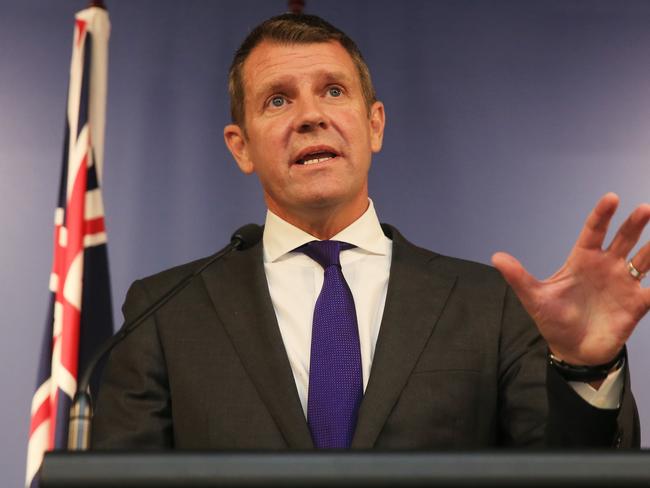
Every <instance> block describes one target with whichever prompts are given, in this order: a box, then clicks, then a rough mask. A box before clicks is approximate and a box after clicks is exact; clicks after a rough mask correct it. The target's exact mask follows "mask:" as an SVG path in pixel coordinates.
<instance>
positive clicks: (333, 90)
mask: <svg viewBox="0 0 650 488" xmlns="http://www.w3.org/2000/svg"><path fill="white" fill-rule="evenodd" d="M327 92H328V93H329V94H330V96H332V97H340V96H341V95H343V90H341V89H340V88H339V87H338V86H331V87H329V88H328V89H327Z"/></svg>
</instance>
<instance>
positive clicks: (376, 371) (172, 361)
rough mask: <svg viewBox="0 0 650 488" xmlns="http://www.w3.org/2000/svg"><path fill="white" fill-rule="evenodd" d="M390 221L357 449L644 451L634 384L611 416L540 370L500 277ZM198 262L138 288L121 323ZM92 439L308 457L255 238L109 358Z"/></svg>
mask: <svg viewBox="0 0 650 488" xmlns="http://www.w3.org/2000/svg"><path fill="white" fill-rule="evenodd" d="M383 227H384V231H385V232H386V234H387V235H388V237H390V238H391V239H392V240H393V258H392V264H391V272H390V279H389V283H388V294H387V298H386V306H385V310H384V316H383V319H382V323H381V329H380V332H379V338H378V341H377V346H376V351H375V356H374V359H373V364H372V370H371V374H370V380H369V382H368V386H367V389H366V392H365V395H364V398H363V402H362V405H361V409H360V412H359V419H358V424H357V429H356V432H355V435H354V440H353V443H352V447H353V448H362V449H363V448H379V449H382V448H385V449H477V448H488V447H496V446H532V447H541V446H567V447H568V446H623V447H633V446H638V445H639V427H638V417H637V414H636V407H635V405H634V400H633V398H632V395H631V392H630V388H629V376H626V380H625V390H624V394H623V401H622V405H621V408H620V409H619V410H611V411H606V410H599V409H596V408H593V407H591V406H590V405H588V404H587V403H585V402H584V401H583V400H582V399H581V398H580V397H578V396H577V395H576V394H575V393H574V392H573V390H572V389H571V388H570V387H569V386H568V385H567V384H566V383H565V382H564V381H563V380H562V379H561V378H560V377H559V376H557V374H556V373H555V372H554V371H553V370H552V369H549V368H548V367H547V364H546V360H545V357H546V344H545V343H544V341H543V339H541V338H540V336H539V334H538V332H537V329H536V327H535V325H534V324H533V323H532V321H531V319H530V317H529V316H528V315H527V314H526V313H525V311H524V310H523V309H522V307H521V305H520V304H519V302H518V300H517V299H516V297H515V296H514V295H513V293H512V292H511V290H510V289H509V288H508V287H507V286H506V284H505V282H504V281H503V279H502V278H501V277H500V275H499V273H498V272H497V271H496V270H494V269H492V268H490V267H488V266H484V265H480V264H476V263H471V262H467V261H462V260H459V259H454V258H449V257H445V256H441V255H438V254H435V253H433V252H430V251H427V250H424V249H421V248H418V247H416V246H414V245H412V244H410V243H409V242H408V241H406V240H405V239H404V238H403V237H402V236H401V235H400V234H399V233H398V232H397V231H396V230H395V229H394V228H392V227H390V226H383ZM201 263H202V261H197V262H194V263H190V264H187V265H184V266H180V267H177V268H173V269H171V270H168V271H164V272H162V273H160V274H158V275H155V276H153V277H150V278H147V279H144V280H141V281H136V282H135V283H134V284H133V286H132V287H131V289H130V290H129V293H128V295H127V299H126V302H125V305H124V313H125V317H126V319H127V320H128V319H130V318H132V317H133V316H135V315H137V314H138V313H139V312H141V311H142V310H144V309H145V308H146V307H147V306H148V305H149V304H150V303H152V302H153V301H154V300H155V299H156V298H157V297H159V296H160V295H162V294H163V293H164V292H165V291H166V290H168V289H169V288H171V287H172V286H173V285H174V284H175V283H176V282H178V281H179V280H180V279H181V277H183V276H185V275H187V274H189V273H190V272H191V271H192V270H193V269H196V268H197V267H198V266H200V265H201ZM93 429H94V434H93V446H94V447H95V448H108V449H119V448H122V449H134V448H135V449H138V448H142V449H149V448H172V447H174V448H181V449H287V448H290V449H310V448H312V447H313V444H312V441H311V437H310V433H309V429H308V427H307V423H306V420H305V417H304V414H303V411H302V408H301V404H300V400H299V398H298V393H297V391H296V386H295V383H294V379H293V375H292V372H291V368H290V366H289V361H288V359H287V354H286V352H285V349H284V345H283V343H282V338H281V335H280V331H279V328H278V325H277V321H276V317H275V313H274V311H273V306H272V303H271V298H270V295H269V291H268V286H267V282H266V277H265V274H264V267H263V262H262V246H261V244H257V245H256V246H254V247H252V248H250V249H247V250H245V251H237V252H234V253H231V254H230V255H228V256H227V257H224V258H223V259H221V260H220V261H217V262H216V263H215V264H213V265H212V266H210V267H209V268H208V269H207V270H206V271H205V272H204V273H203V274H202V276H201V277H199V278H197V279H195V280H194V281H193V282H192V283H191V284H190V285H189V286H188V287H187V288H186V289H184V290H183V291H182V292H181V293H180V294H179V295H177V296H176V297H175V298H174V299H173V300H172V301H171V302H169V303H168V304H167V305H165V306H164V307H163V308H162V309H161V310H160V311H158V312H157V313H156V314H155V315H154V317H153V318H152V319H150V320H149V321H148V322H147V323H144V324H142V326H140V327H139V328H138V329H137V330H135V331H134V332H133V333H132V334H131V335H130V336H129V337H128V338H127V339H126V340H125V341H124V342H123V343H121V344H120V345H119V346H117V347H116V348H115V350H114V351H113V353H112V355H111V357H110V360H109V362H108V365H107V367H106V370H105V374H104V380H103V384H102V387H101V390H100V394H99V398H98V402H97V408H96V415H95V420H94V426H93Z"/></svg>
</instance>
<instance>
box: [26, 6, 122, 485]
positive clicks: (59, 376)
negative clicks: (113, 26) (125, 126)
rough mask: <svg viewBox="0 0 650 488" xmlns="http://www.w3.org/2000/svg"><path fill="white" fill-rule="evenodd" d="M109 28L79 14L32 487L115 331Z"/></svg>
mask: <svg viewBox="0 0 650 488" xmlns="http://www.w3.org/2000/svg"><path fill="white" fill-rule="evenodd" d="M109 33H110V22H109V19H108V13H107V12H106V10H105V9H103V8H99V7H90V8H87V9H84V10H82V11H80V12H78V13H77V14H76V16H75V28H74V38H73V47H72V62H71V64H70V87H69V91H68V106H67V114H66V127H65V138H64V144H63V164H62V171H61V181H60V187H59V198H58V205H57V209H56V211H55V213H54V257H53V264H52V273H51V275H50V286H49V288H50V292H51V293H50V306H49V311H48V315H47V320H46V326H45V336H44V340H43V347H42V351H41V357H40V364H39V369H38V381H37V389H36V393H35V394H34V398H33V400H32V407H31V426H30V432H29V445H28V450H27V475H26V486H28V487H29V486H32V487H33V486H37V485H38V476H36V474H37V472H38V469H39V467H40V465H41V463H42V460H43V455H44V453H45V451H48V450H51V449H59V448H65V447H66V445H67V438H68V417H69V410H70V404H71V400H72V397H73V396H74V394H75V391H76V388H77V379H78V376H77V375H78V374H81V373H82V372H83V371H84V368H85V363H86V362H87V361H88V360H89V359H90V356H92V353H93V352H94V351H95V350H96V349H97V347H98V346H99V344H101V343H102V342H103V341H104V340H106V339H107V338H108V337H110V336H111V335H112V332H113V317H112V306H111V296H110V282H109V274H108V256H107V248H106V231H105V225H104V206H103V202H102V194H101V181H102V165H103V158H104V124H105V112H106V86H107V81H106V80H107V68H108V37H109Z"/></svg>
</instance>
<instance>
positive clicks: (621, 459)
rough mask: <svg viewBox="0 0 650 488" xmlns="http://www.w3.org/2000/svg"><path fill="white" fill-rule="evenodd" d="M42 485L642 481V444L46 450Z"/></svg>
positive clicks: (558, 485)
mask: <svg viewBox="0 0 650 488" xmlns="http://www.w3.org/2000/svg"><path fill="white" fill-rule="evenodd" d="M41 483H42V486H43V488H82V487H83V488H109V487H110V488H145V487H146V488H153V487H156V488H177V487H178V488H180V487H183V488H194V487H196V488H208V487H210V488H216V487H228V488H258V487H259V488H262V487H284V488H298V487H309V488H324V487H334V488H345V487H373V488H383V487H400V488H401V487H432V488H433V487H436V488H459V487H478V488H481V487H493V488H496V487H499V488H508V487H513V488H514V487H540V488H541V487H549V488H562V487H585V488H587V487H588V488H597V487H603V488H605V487H606V488H612V487H617V488H625V487H641V486H644V487H648V486H650V453H649V452H645V451H617V452H612V451H607V452H603V451H600V452H575V451H570V452H557V451H552V452H549V451H540V452H532V451H523V452H522V451H513V452H509V451H498V452H469V453H468V452H457V453H422V452H413V453H409V452H396V453H392V452H370V451H365V452H287V453H278V452H273V453H269V452H260V453H256V452H184V451H165V452H148V453H142V452H133V453H129V452H97V451H95V452H51V453H48V454H46V456H45V460H44V463H43V468H42V471H41Z"/></svg>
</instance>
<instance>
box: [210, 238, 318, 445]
mask: <svg viewBox="0 0 650 488" xmlns="http://www.w3.org/2000/svg"><path fill="white" fill-rule="evenodd" d="M203 279H204V282H205V285H206V287H207V289H208V293H209V294H210V298H211V299H212V302H213V304H214V307H215V309H216V311H217V314H218V316H219V318H220V319H221V321H222V323H223V325H224V327H225V329H226V332H227V333H228V335H229V336H230V339H231V340H232V343H233V345H234V347H235V349H236V350H237V353H238V354H239V357H240V359H241V361H242V363H243V365H244V368H245V369H246V371H247V372H248V374H249V376H250V378H251V380H252V381H253V383H254V384H255V386H256V388H257V391H258V392H259V394H260V397H261V398H262V400H263V401H264V403H265V404H266V406H267V408H268V409H269V412H270V413H271V415H272V417H273V419H274V420H275V422H276V424H277V425H278V428H279V429H280V431H281V432H282V434H283V436H284V438H285V440H286V441H287V444H288V447H289V448H292V449H309V448H312V447H313V443H312V440H311V435H310V433H309V428H308V426H307V422H306V421H305V417H304V414H303V411H302V407H301V404H300V399H299V397H298V392H297V391H296V385H295V382H294V379H293V374H292V372H291V366H290V365H289V360H288V358H287V354H286V351H285V348H284V344H283V342H282V336H281V335H280V330H279V328H278V325H277V319H276V316H275V312H274V310H273V305H272V302H271V297H270V295H269V291H268V285H267V281H266V276H265V274H264V265H263V258H262V246H261V244H257V245H256V246H254V247H252V248H251V249H248V250H245V251H236V252H234V253H231V254H230V255H228V256H226V257H225V258H224V259H222V260H221V261H219V262H218V263H216V264H215V265H214V266H212V267H210V268H208V269H207V270H206V271H205V272H204V274H203Z"/></svg>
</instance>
